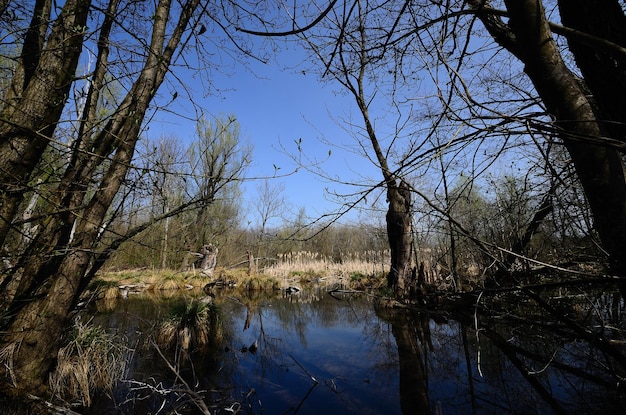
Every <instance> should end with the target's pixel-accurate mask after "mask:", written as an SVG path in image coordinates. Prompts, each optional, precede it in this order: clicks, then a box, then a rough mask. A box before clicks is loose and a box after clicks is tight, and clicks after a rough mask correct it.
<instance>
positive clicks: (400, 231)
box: [386, 179, 413, 296]
mask: <svg viewBox="0 0 626 415" xmlns="http://www.w3.org/2000/svg"><path fill="white" fill-rule="evenodd" d="M387 199H388V201H389V208H388V210H387V217H386V219H387V236H388V238H389V247H390V248H391V268H390V270H389V274H388V275H387V286H388V287H389V288H391V289H393V290H394V292H395V293H396V294H397V295H400V296H402V295H404V294H406V292H407V289H408V288H409V287H408V286H407V285H408V284H407V283H408V282H409V281H411V276H412V267H413V233H412V230H411V191H410V189H409V187H408V185H407V184H406V182H405V181H404V180H401V179H400V180H399V183H398V184H393V183H388V184H387Z"/></svg>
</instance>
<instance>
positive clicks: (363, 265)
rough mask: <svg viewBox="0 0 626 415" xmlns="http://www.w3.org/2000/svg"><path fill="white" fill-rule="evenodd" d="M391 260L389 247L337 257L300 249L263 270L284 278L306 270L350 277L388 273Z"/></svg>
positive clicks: (325, 275)
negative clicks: (382, 249) (387, 248)
mask: <svg viewBox="0 0 626 415" xmlns="http://www.w3.org/2000/svg"><path fill="white" fill-rule="evenodd" d="M390 262H391V260H390V252H389V251H388V250H385V251H366V252H353V253H344V254H341V255H340V256H336V257H330V256H326V255H321V254H319V253H315V252H308V251H300V252H290V253H287V254H281V255H279V256H278V262H277V263H275V264H273V265H271V266H269V267H266V268H265V269H264V270H263V273H264V274H266V275H269V276H272V277H275V278H280V279H284V278H288V277H290V276H301V275H303V274H308V275H311V276H320V277H345V278H349V277H350V276H351V275H355V274H361V275H383V274H386V273H388V272H389V263H390Z"/></svg>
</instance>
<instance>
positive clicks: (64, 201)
mask: <svg viewBox="0 0 626 415" xmlns="http://www.w3.org/2000/svg"><path fill="white" fill-rule="evenodd" d="M198 3H199V0H189V1H188V2H186V3H185V4H184V5H183V6H182V10H181V12H180V13H181V14H180V17H179V19H178V21H176V22H174V23H175V25H174V26H173V27H172V26H171V25H168V20H170V17H171V16H170V12H171V6H172V2H171V0H161V1H160V2H159V4H158V5H157V6H156V9H155V18H154V19H153V22H154V23H153V26H152V38H151V40H150V50H149V53H148V54H147V58H146V62H145V65H144V68H143V70H142V71H141V73H140V74H139V77H138V78H137V81H136V82H135V83H134V84H133V86H132V88H131V89H130V91H129V92H128V94H127V96H126V97H125V98H124V99H123V100H122V103H121V105H120V107H119V108H118V109H117V111H115V113H114V115H113V116H112V117H111V118H110V119H109V122H108V123H107V124H106V126H105V127H104V128H103V130H102V131H101V132H100V133H98V134H95V133H93V132H89V133H88V134H89V137H92V136H93V137H95V138H93V139H92V140H88V139H87V138H86V137H79V139H78V140H77V142H79V143H80V142H83V143H85V142H87V140H88V141H89V142H90V150H91V151H90V152H89V153H87V152H82V151H80V150H79V148H78V147H76V148H74V149H73V150H74V151H75V152H74V154H73V158H72V160H71V168H68V169H67V170H66V173H65V176H64V177H63V178H62V180H61V185H60V186H59V201H60V206H61V207H65V208H67V209H65V213H63V214H58V212H57V209H58V207H59V205H57V204H53V206H52V209H54V212H53V215H52V216H51V217H50V220H49V221H47V228H46V229H44V230H43V231H42V232H41V233H40V234H39V235H38V237H37V238H35V240H34V241H33V242H32V243H31V251H30V252H32V253H35V252H38V253H40V254H41V255H38V256H36V257H31V261H30V262H29V263H27V264H24V272H23V275H24V283H23V284H22V287H21V291H20V293H19V295H18V296H16V298H15V299H14V300H13V302H12V303H11V304H10V307H9V311H10V313H8V314H7V315H8V318H7V319H6V320H4V321H3V322H2V323H3V327H2V339H1V342H0V349H1V350H3V351H5V353H4V357H5V360H6V361H5V362H3V363H4V365H3V366H4V367H5V369H6V370H7V372H9V373H7V376H2V377H1V378H0V390H2V391H3V392H4V393H7V394H12V395H24V394H28V393H43V392H44V391H45V390H46V389H47V377H48V374H49V373H50V371H51V370H53V369H54V363H55V359H56V354H57V353H58V350H59V347H60V345H61V342H62V333H63V332H64V331H65V328H66V326H67V323H68V321H69V319H70V317H69V316H70V315H71V312H72V310H73V309H74V307H75V305H76V303H77V302H78V299H79V297H80V295H81V293H82V292H83V290H84V289H85V288H86V286H87V284H88V283H89V278H91V277H92V276H93V272H90V267H93V266H95V264H96V263H98V264H100V263H99V262H98V261H99V258H100V255H99V254H98V251H97V248H98V244H99V242H100V240H99V239H100V236H101V232H102V226H103V224H104V223H105V218H106V215H107V212H108V210H109V208H110V207H111V205H112V203H113V200H114V198H115V196H116V194H117V192H118V190H119V189H120V186H121V185H122V183H123V182H124V179H125V177H126V173H127V171H128V169H129V166H130V165H131V162H132V159H133V155H134V151H135V146H136V143H137V140H138V139H139V132H140V130H141V125H142V122H143V119H144V116H145V114H146V111H147V110H148V107H149V105H150V102H151V101H152V98H153V97H154V95H155V93H156V91H157V89H158V88H159V86H160V85H161V84H162V82H163V80H164V78H165V75H166V73H167V71H168V68H169V64H170V62H171V59H172V57H173V56H174V53H175V52H176V50H177V48H178V45H179V44H180V41H181V38H182V35H183V33H184V31H185V30H186V28H187V26H188V24H189V21H190V19H191V16H192V13H193V12H194V11H195V10H196V9H197V6H198ZM66 4H67V3H66ZM168 32H169V33H170V38H169V40H168V41H167V42H166V33H168ZM50 89H52V88H50ZM3 144H4V143H3ZM111 154H112V156H111ZM103 155H109V158H107V157H102V156H103ZM104 160H108V161H110V162H109V163H107V164H105V165H104V166H105V168H103V169H101V170H103V171H100V173H99V174H98V175H97V178H96V177H94V172H95V171H97V169H96V167H98V166H102V165H103V164H102V163H103V161H104ZM96 180H97V188H93V187H92V186H91V183H92V182H94V181H96ZM91 188H93V192H89V193H88V194H90V195H91V198H89V199H87V198H86V196H85V195H86V194H87V193H86V192H85V190H86V189H91ZM78 212H79V213H80V214H78ZM118 246H119V245H118ZM8 352H11V353H8Z"/></svg>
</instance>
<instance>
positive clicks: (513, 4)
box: [472, 0, 626, 275]
mask: <svg viewBox="0 0 626 415" xmlns="http://www.w3.org/2000/svg"><path fill="white" fill-rule="evenodd" d="M472 3H473V5H474V6H475V7H477V8H478V9H479V10H480V8H482V7H483V5H484V2H483V1H481V0H474V1H473V2H472ZM565 3H567V2H561V6H562V7H563V5H564V4H565ZM594 4H595V3H594ZM506 6H507V9H508V11H509V23H508V25H507V24H505V23H504V22H503V21H502V20H500V19H498V18H497V17H495V16H494V15H489V14H487V13H481V12H479V13H478V15H479V17H480V19H481V20H482V21H483V23H484V24H485V26H486V27H487V29H488V30H489V32H490V33H491V34H492V36H493V38H494V39H495V40H496V41H497V42H498V43H500V45H502V46H503V47H505V48H506V49H508V50H509V51H510V52H511V53H513V54H514V55H515V56H516V57H518V58H519V59H520V60H521V61H522V62H523V63H524V65H525V67H524V71H525V72H526V74H527V75H528V76H529V78H530V79H531V81H532V82H533V84H534V86H535V89H536V90H537V92H538V93H539V96H540V97H541V99H542V100H543V102H544V104H545V106H546V108H547V110H548V112H549V113H550V114H551V115H552V116H553V117H554V123H553V125H554V127H556V129H557V131H558V135H559V137H560V138H561V139H562V140H563V143H564V145H565V147H566V149H567V150H568V152H569V154H570V156H571V158H572V161H573V163H574V166H575V169H576V173H577V175H578V178H579V180H580V182H581V184H582V187H583V189H584V192H585V195H586V197H587V200H588V202H589V206H590V208H591V212H592V213H593V218H594V227H595V229H596V231H597V232H598V235H599V237H600V240H601V242H602V246H603V248H604V249H605V251H606V252H607V253H608V255H609V265H610V268H611V272H613V273H615V274H617V275H626V255H624V252H626V179H625V174H624V164H623V161H622V156H621V154H620V153H619V151H618V150H616V149H615V148H613V147H610V146H609V145H608V144H610V143H609V142H607V140H606V137H607V136H608V137H610V135H608V134H609V130H610V129H606V128H604V126H603V123H602V122H601V120H603V119H605V120H608V121H609V122H608V123H607V124H611V122H613V123H614V122H615V121H618V122H617V123H618V124H619V121H620V119H621V118H623V117H624V115H623V111H622V113H621V115H620V118H619V119H618V120H612V119H611V118H610V116H611V113H608V112H607V113H606V114H604V113H602V110H601V107H602V106H603V105H600V107H598V106H596V105H595V102H593V101H591V100H590V98H589V91H588V90H587V88H586V85H584V84H583V82H582V81H581V80H580V79H579V78H578V77H576V76H575V75H574V74H573V73H572V72H571V71H570V70H569V69H568V68H567V66H566V65H565V63H564V61H563V58H562V56H561V53H560V51H559V49H558V46H557V45H556V43H555V42H554V39H553V37H552V32H551V30H550V26H549V24H548V21H547V19H546V16H545V11H544V8H543V5H542V3H541V1H539V0H524V1H520V0H508V1H506ZM589 6H590V9H589V10H587V9H580V10H578V13H587V12H588V13H593V10H594V8H595V6H594V7H591V5H589ZM572 7H576V6H572ZM566 9H568V11H571V10H570V8H569V6H568V7H566ZM585 10H587V11H585ZM602 10H604V9H602ZM620 13H621V15H623V13H622V12H620ZM564 15H565V14H564ZM584 18H585V19H586V18H587V16H586V15H585V17H584ZM596 20H597V19H596ZM590 21H591V20H590ZM602 21H603V20H601V21H599V22H596V24H595V25H594V27H596V28H597V27H599V26H600V25H602V24H603V23H602ZM611 21H612V20H611ZM572 51H573V52H574V53H575V54H577V61H578V62H581V61H586V59H588V57H584V56H583V55H581V54H580V53H577V52H576V48H573V49H572ZM594 53H595V52H594ZM579 64H580V63H579ZM598 65H599V64H598ZM581 66H582V67H584V66H585V65H582V64H581ZM589 71H590V69H586V70H584V71H583V74H584V73H585V72H588V73H589ZM597 76H600V77H603V76H605V75H604V72H602V73H595V74H594V75H593V77H594V78H595V77H597ZM621 80H622V82H623V80H624V75H623V74H622V75H621ZM593 85H594V83H591V86H592V88H593V89H595V91H592V92H594V94H595V93H596V92H597V91H599V90H600V89H601V87H599V86H598V87H593ZM616 87H617V88H620V87H619V86H616ZM620 89H621V88H620ZM598 94H601V95H602V96H603V93H601V92H598ZM617 95H620V93H619V92H618V93H617ZM611 96H612V97H614V96H615V91H614V90H613V91H612V95H611ZM593 98H595V96H594V97H593ZM622 98H623V97H622ZM606 100H607V98H606V97H602V98H601V99H599V100H597V101H598V102H602V101H605V102H606ZM611 102H614V101H611ZM608 106H609V107H610V106H611V105H608ZM620 111H621V110H620ZM603 117H606V118H603ZM621 128H622V127H620V129H621ZM611 138H613V139H615V140H619V141H620V142H624V137H622V136H618V137H611Z"/></svg>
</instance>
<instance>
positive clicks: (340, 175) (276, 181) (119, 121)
mask: <svg viewBox="0 0 626 415" xmlns="http://www.w3.org/2000/svg"><path fill="white" fill-rule="evenodd" d="M0 6H1V7H0V12H1V13H2V20H1V24H2V27H1V30H2V32H1V34H2V35H1V36H2V37H1V39H2V74H1V75H2V77H1V80H2V85H1V94H2V95H1V100H2V111H1V112H0V137H1V141H0V166H1V169H0V183H1V185H2V188H1V190H2V199H1V202H0V217H1V218H2V220H0V245H1V251H0V252H1V256H2V261H3V275H2V281H1V282H0V293H2V310H3V314H2V327H1V333H2V337H1V342H0V348H1V349H2V357H3V359H4V360H5V362H6V365H5V367H6V368H7V371H8V374H7V376H5V377H4V378H3V379H4V382H5V383H6V385H5V386H7V388H3V389H6V390H11V391H14V393H16V394H20V393H21V394H23V393H31V392H33V391H34V392H35V393H39V392H42V393H44V392H45V390H46V382H45V379H46V378H47V375H48V374H49V373H50V371H52V370H53V369H54V362H55V356H56V353H57V352H58V350H59V347H60V344H61V343H62V341H63V339H62V337H61V335H60V334H59V333H62V332H63V330H64V328H65V327H67V324H68V322H69V320H70V319H69V317H70V316H71V315H72V312H73V310H74V309H75V307H76V305H77V304H78V303H79V301H80V299H81V295H82V293H83V292H84V291H85V289H86V288H87V287H88V285H89V283H90V282H91V281H92V280H93V278H94V276H95V275H96V273H98V272H99V271H101V270H102V269H104V268H109V269H120V268H127V267H133V268H136V267H148V268H178V267H180V264H182V260H183V257H184V256H185V253H187V252H189V251H197V250H198V249H199V247H200V246H202V245H204V244H208V243H213V244H218V245H219V248H220V258H219V261H220V264H221V266H224V267H231V266H235V265H237V264H238V263H240V262H241V261H242V259H243V257H244V254H245V253H246V252H252V253H253V254H254V256H255V257H257V258H261V259H264V260H267V261H271V260H273V259H275V258H277V257H278V255H279V254H286V253H289V252H294V251H311V252H314V253H317V254H320V255H324V256H326V257H328V258H332V260H333V261H336V262H339V263H340V262H341V261H342V260H344V255H350V254H353V253H355V252H366V251H381V250H385V249H386V248H387V247H389V248H390V257H391V261H390V262H391V267H390V272H389V275H388V281H389V285H390V286H391V288H394V289H395V290H396V293H397V294H403V292H404V291H405V288H406V289H408V288H409V285H410V284H412V283H413V282H414V281H409V280H410V278H411V276H412V274H415V273H416V271H418V270H419V272H417V273H418V274H419V275H418V276H419V277H423V276H425V275H426V274H427V275H429V276H432V278H435V279H452V280H453V281H455V283H454V284H453V286H454V287H455V289H456V290H458V291H462V290H465V289H469V288H476V287H478V288H480V287H482V285H483V284H484V283H485V279H486V278H491V279H492V280H493V281H495V282H496V283H502V282H510V280H509V279H508V278H510V277H511V276H515V275H516V273H517V272H520V271H521V272H524V273H526V274H533V273H536V272H537V270H541V271H543V272H545V271H547V270H552V271H559V272H565V271H567V274H566V275H584V276H589V275H592V276H599V277H602V278H606V279H609V277H608V275H611V276H617V277H620V276H622V275H623V274H624V270H625V269H626V258H625V257H624V255H623V252H624V251H625V249H626V180H625V179H624V160H623V141H624V137H625V135H624V131H623V128H624V127H623V126H624V120H623V117H624V114H625V113H626V112H624V111H623V108H624V106H625V105H624V103H623V102H621V100H623V99H624V98H623V97H626V93H622V92H623V91H622V89H624V85H625V83H624V79H626V77H625V76H624V71H623V68H624V66H623V65H624V60H625V58H624V56H626V54H625V53H624V45H626V41H625V39H626V35H624V29H623V28H624V27H626V24H624V22H625V20H626V19H625V17H624V9H623V3H620V2H618V1H616V0H615V1H613V0H606V1H603V2H601V6H602V7H600V6H598V7H593V8H592V7H590V6H589V5H588V4H587V3H586V2H584V1H567V2H565V1H563V2H561V1H555V2H550V1H545V2H540V1H531V0H527V1H523V2H517V1H505V2H494V4H493V5H492V4H491V3H488V2H484V1H479V0H475V1H459V2H438V1H423V2H421V1H419V2H412V1H406V2H380V3H379V2H368V1H359V0H356V1H346V2H340V1H337V0H333V1H329V2H327V3H325V4H323V5H321V4H317V3H316V2H304V3H298V2H296V3H295V5H293V4H291V5H290V4H287V3H282V2H277V3H276V4H274V3H271V4H269V3H267V2H261V3H258V2H246V1H219V2H204V1H199V0H186V1H172V0H160V1H156V2H136V1H123V0H110V1H108V2H107V1H89V0H67V1H65V2H61V3H59V2H56V3H55V2H52V1H48V0H40V1H34V2H32V1H26V0H17V1H4V2H1V3H0ZM292 48H299V49H298V50H299V51H304V55H303V56H305V60H304V61H303V63H302V66H297V69H296V71H300V74H301V75H302V76H303V77H313V78H314V79H315V80H318V81H319V82H320V83H325V82H327V83H328V84H329V85H331V91H332V94H333V95H334V96H336V97H337V100H339V101H340V102H342V103H343V102H345V101H349V102H352V104H351V105H350V106H349V107H347V109H346V110H345V111H341V112H336V111H335V109H334V108H333V107H332V106H331V107H330V110H329V111H330V112H331V114H330V115H331V117H330V118H331V119H333V120H334V121H336V122H337V123H338V124H339V126H340V130H342V131H343V132H344V133H345V134H344V135H341V139H337V138H336V137H339V136H338V135H337V133H336V130H335V131H334V132H333V133H332V134H329V133H327V132H326V131H325V128H326V127H325V126H322V125H313V127H314V128H315V130H316V131H319V135H317V136H316V137H314V138H313V139H311V138H310V137H304V138H303V137H302V136H301V135H300V134H297V133H296V132H293V135H291V134H289V135H288V136H287V137H286V138H283V137H281V140H277V142H276V145H275V147H274V148H275V149H277V150H278V152H279V154H282V155H283V156H285V157H286V158H285V159H284V160H289V162H288V163H282V162H280V161H279V162H278V163H277V162H274V161H273V157H272V156H267V153H264V156H263V157H264V158H263V160H262V161H260V160H258V157H259V156H255V153H254V152H253V149H252V147H251V146H250V143H254V142H255V140H256V139H257V136H256V135H255V133H254V129H255V125H247V126H245V129H246V130H247V132H246V134H245V135H244V134H242V125H241V123H240V122H239V121H238V115H237V113H236V111H237V108H234V109H233V110H232V111H233V113H232V114H230V113H225V114H224V113H223V112H222V111H221V110H220V111H219V113H217V112H214V111H213V109H210V110H209V109H207V108H205V106H204V102H203V101H202V100H201V99H196V97H197V96H198V94H199V95H201V96H204V95H205V94H207V95H210V94H213V93H216V92H219V91H227V90H228V89H229V88H232V87H233V86H232V85H229V84H225V85H221V84H218V83H217V81H218V80H220V81H224V82H226V81H227V80H228V79H229V78H228V77H227V76H215V74H216V73H220V74H229V73H231V74H232V73H238V72H239V71H240V70H243V69H240V68H239V67H233V66H232V65H233V63H235V62H236V63H237V64H239V63H241V64H242V65H244V66H243V67H244V68H246V69H245V70H250V69H253V68H251V67H250V66H248V67H246V66H245V65H246V63H249V62H255V61H256V62H267V63H268V64H270V62H273V61H274V60H276V61H277V62H278V66H279V67H280V59H281V58H280V57H281V52H282V51H284V50H291V49H292ZM300 53H302V52H300ZM291 58H293V57H291ZM79 62H82V64H81V65H82V66H81V65H79ZM85 62H86V63H85ZM248 65H250V64H248ZM289 65H291V66H290V69H289V70H290V71H291V72H292V73H293V72H294V69H295V67H294V66H292V65H293V62H290V63H289ZM283 69H284V68H283ZM252 73H254V71H252ZM234 83H235V84H236V82H234ZM199 86H201V92H197V91H198V90H199ZM234 87H236V85H235V86H234ZM246 92H247V93H248V94H254V91H253V90H250V91H246ZM293 92H294V93H295V94H296V95H297V94H298V93H300V92H301V91H293ZM271 96H272V95H271V94H267V97H268V107H271V105H270V104H269V102H270V97H271ZM182 101H184V103H183V104H181V102H182ZM328 102H330V101H328ZM288 105H293V104H292V103H288ZM329 105H331V104H330V103H329ZM333 105H334V104H333ZM271 110H273V111H274V110H276V109H275V108H271ZM164 114H166V115H164ZM173 117H174V118H176V119H178V120H180V121H176V125H186V126H187V127H185V131H183V132H181V136H182V135H184V137H177V136H176V135H174V134H172V133H171V132H170V133H167V134H162V131H159V129H158V128H157V131H156V132H155V131H154V129H152V125H154V124H152V123H153V122H155V121H158V122H167V123H172V121H171V120H172V119H173ZM305 119H306V118H305ZM325 125H327V124H325ZM335 125H336V124H335ZM192 128H193V131H194V133H193V134H191V133H189V131H190V130H191V129H192ZM181 129H182V128H181ZM153 134H154V135H153ZM327 134H328V135H327ZM266 138H267V137H264V139H266ZM283 140H284V141H283ZM316 140H317V141H316ZM311 143H315V144H311ZM318 143H319V145H318ZM255 148H256V149H257V150H258V149H261V150H266V149H267V145H263V146H255ZM338 153H339V155H340V156H339V157H337V155H338ZM337 159H339V160H340V161H341V160H350V163H351V164H350V167H348V168H343V167H337V166H338V165H339V166H340V165H341V163H338V164H337V162H336V160H337ZM356 160H361V161H362V164H361V163H360V162H358V163H357V161H356ZM254 163H259V164H260V165H261V166H262V170H257V171H253V170H251V168H252V166H253V164H254ZM352 163H357V164H352ZM257 166H258V165H257ZM329 166H333V168H332V169H329ZM361 166H370V167H368V168H361ZM335 169H336V170H335ZM302 172H306V173H307V175H306V176H305V181H304V183H297V184H293V183H292V184H290V185H289V186H287V185H285V183H288V181H289V180H291V179H292V178H297V177H302V175H303V173H302ZM375 172H377V173H378V175H376V173H375ZM310 174H312V175H313V176H315V177H317V178H318V179H319V180H321V182H322V183H325V186H324V187H327V188H328V190H329V192H328V193H327V194H326V197H329V198H330V199H331V200H332V201H334V202H335V205H333V206H334V207H333V208H328V210H326V209H327V207H324V208H323V210H322V209H320V210H319V211H317V209H315V210H314V212H313V213H312V212H311V210H310V209H311V207H312V206H311V205H312V204H313V202H311V201H310V200H309V201H307V202H305V203H304V204H299V203H298V202H296V203H295V205H294V207H293V208H291V209H289V208H288V203H287V202H288V200H289V198H290V196H289V195H290V192H292V191H294V189H298V190H299V192H298V193H300V194H302V193H306V192H308V191H309V186H310V183H311V182H309V180H310V178H311V177H312V176H311V175H310ZM281 180H284V182H281ZM249 186H252V188H253V189H256V192H255V193H254V196H252V198H251V199H249V200H248V201H247V202H246V201H245V200H246V198H247V197H248V195H250V193H252V192H250V187H249ZM316 197H319V198H320V199H321V198H322V197H324V196H322V195H319V196H316ZM326 206H328V205H326ZM354 212H357V214H354ZM103 267H104V268H103ZM505 277H506V278H505ZM559 278H560V276H559ZM611 278H612V277H611ZM405 280H407V281H409V282H407V284H405V283H404V281H405ZM493 281H492V282H493ZM514 282H516V281H514Z"/></svg>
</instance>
